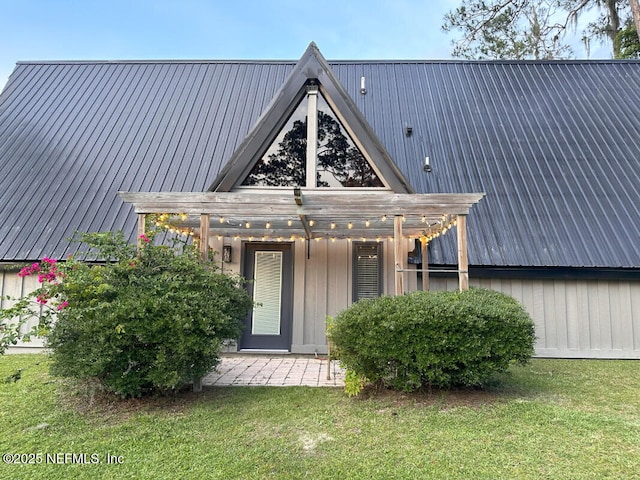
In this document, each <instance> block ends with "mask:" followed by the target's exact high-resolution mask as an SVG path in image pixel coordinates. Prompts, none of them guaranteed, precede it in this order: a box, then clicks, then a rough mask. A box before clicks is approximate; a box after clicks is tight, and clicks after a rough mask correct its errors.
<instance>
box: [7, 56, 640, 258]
mask: <svg viewBox="0 0 640 480" xmlns="http://www.w3.org/2000/svg"><path fill="white" fill-rule="evenodd" d="M295 63H296V62H281V61H277V62H270V61H264V62H260V61H257V62H248V61H215V62H208V61H193V62H190V61H176V62H171V61H163V62H156V61H144V62H131V61H125V62H27V63H19V64H18V65H17V67H16V69H15V71H14V73H13V74H12V75H11V77H10V79H9V82H8V83H7V86H6V87H5V89H4V91H3V92H2V94H0V259H4V260H35V259H38V258H42V257H43V256H45V255H49V256H55V257H58V258H61V257H64V256H66V255H67V254H69V253H72V252H73V251H74V250H75V248H76V246H75V245H71V246H70V245H69V243H68V242H67V241H66V239H67V238H68V237H70V236H71V235H72V233H73V232H74V231H75V230H80V231H101V230H117V229H123V230H125V231H126V232H128V233H129V232H130V233H131V235H134V232H135V230H136V228H135V223H136V218H135V215H134V214H133V211H132V209H131V207H130V206H128V205H124V204H123V203H122V201H121V200H120V198H119V197H118V196H117V195H116V192H117V191H142V192H149V191H205V190H206V189H207V187H208V186H209V185H210V184H211V182H212V181H213V180H214V179H215V178H216V177H217V176H218V174H219V172H220V170H221V169H222V167H223V166H224V165H225V163H226V162H227V161H228V160H229V158H231V156H232V154H233V152H234V151H235V149H236V148H237V147H238V145H239V144H240V143H241V142H242V141H243V139H244V138H245V136H246V135H247V134H248V132H249V131H250V129H251V127H252V126H253V124H254V123H255V122H256V121H257V119H258V118H259V116H260V114H261V113H262V112H263V111H264V110H265V108H266V107H267V105H268V104H269V103H270V102H271V100H272V98H273V96H274V94H275V93H276V92H277V91H278V90H279V89H280V88H281V86H282V85H283V83H284V82H285V80H286V78H287V76H288V75H289V73H290V72H291V70H292V69H293V67H294V66H295ZM329 65H330V66H331V69H332V71H333V72H334V74H335V75H336V77H337V78H338V80H339V81H340V82H341V83H342V85H343V86H344V88H345V90H346V91H347V92H348V94H349V95H350V96H351V98H352V99H353V101H354V102H355V104H356V106H357V107H358V108H359V109H360V111H361V112H362V113H363V115H364V117H365V118H366V120H367V121H368V122H369V124H370V125H371V127H372V129H373V131H374V132H375V134H376V135H377V136H378V138H379V139H380V140H381V142H382V144H383V145H384V146H385V147H386V150H387V151H388V152H389V154H390V156H391V158H393V159H394V160H395V162H396V164H397V165H398V167H399V168H400V170H401V171H402V173H403V174H404V175H405V177H406V178H407V179H408V180H409V181H410V182H411V184H412V186H413V188H414V189H415V191H416V192H420V193H467V192H486V197H485V199H484V200H483V201H482V202H480V204H479V205H477V206H476V207H475V208H474V209H473V210H472V212H471V215H470V218H469V222H468V228H469V261H470V263H471V264H472V265H478V266H492V265H493V266H536V267H540V266H561V267H609V268H619V267H623V268H624V267H627V268H629V267H631V268H640V168H639V167H640V153H639V152H640V62H637V61H624V62H619V61H579V62H531V61H529V62H459V61H437V62H428V61H425V62H420V61H397V62H394V61H383V62H366V61H361V62H360V61H344V62H329ZM362 76H364V77H365V78H366V88H367V93H366V94H365V95H362V94H360V91H359V90H360V77H362ZM405 126H411V127H412V130H413V132H412V135H411V136H405V132H404V128H405ZM425 156H429V157H430V161H431V164H432V166H433V171H432V172H431V173H429V174H427V173H424V171H423V168H422V165H423V162H424V157H425ZM447 237H452V236H445V237H444V239H442V240H443V241H439V240H438V241H436V242H434V244H433V246H432V248H431V255H432V261H433V262H434V263H437V264H454V263H456V257H455V249H454V246H455V245H454V244H453V242H452V241H451V240H449V239H448V238H447Z"/></svg>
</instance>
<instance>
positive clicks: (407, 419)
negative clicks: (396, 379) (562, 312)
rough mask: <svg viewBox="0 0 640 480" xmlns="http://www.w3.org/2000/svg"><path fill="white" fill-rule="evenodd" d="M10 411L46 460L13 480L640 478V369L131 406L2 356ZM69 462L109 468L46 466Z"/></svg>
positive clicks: (19, 445) (3, 420)
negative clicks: (66, 457) (470, 385)
mask: <svg viewBox="0 0 640 480" xmlns="http://www.w3.org/2000/svg"><path fill="white" fill-rule="evenodd" d="M18 368H23V370H22V372H21V378H20V380H18V381H17V382H11V383H2V382H3V381H4V379H5V378H7V377H8V376H9V375H11V374H12V373H14V372H15V371H16V370H17V369H18ZM0 405H1V407H2V408H1V409H0V432H2V435H1V437H0V453H3V454H4V453H24V454H37V453H41V454H42V455H43V461H42V463H40V464H37V465H6V464H0V478H12V479H22V478H24V479H39V478H46V479H58V478H59V479H75V478H90V479H92V480H95V479H100V478H109V479H118V478H189V477H190V478H214V479H215V478H220V479H223V478H224V479H230V478H231V479H233V478H242V479H254V478H255V479H258V478H260V479H262V478H283V479H289V478H290V479H299V478H321V479H327V478H328V479H331V478H336V479H360V478H362V479H369V480H371V479H378V478H384V479H387V478H397V479H404V478H406V479H415V478H424V479H429V478H434V479H436V478H437V479H440V478H450V479H456V478H460V479H468V478H473V479H483V478H486V479H546V478H548V479H565V478H566V479H606V478H611V479H632V478H640V362H638V361H586V360H534V361H533V362H532V363H531V364H530V365H529V366H527V367H518V368H513V369H512V370H511V371H510V373H509V375H506V376H504V377H501V378H499V379H497V380H496V382H495V383H494V384H493V385H491V386H490V387H489V388H487V389H485V390H482V391H478V390H465V391H454V392H438V391H433V392H423V393H420V394H411V395H407V394H398V393H393V392H371V391H366V392H365V393H364V394H363V395H362V396H361V397H359V398H356V399H349V398H347V397H346V395H345V394H344V393H343V392H342V391H341V390H339V389H328V388H305V387H295V388H293V387H291V388H269V387H259V388H249V387H237V388H230V387H229V388H210V389H205V391H204V392H203V393H202V394H192V393H185V394H182V395H180V396H178V397H176V398H156V399H149V400H144V401H142V400H129V401H126V402H119V401H116V400H114V399H112V398H110V397H108V396H105V395H97V396H95V397H93V398H92V397H90V396H88V395H86V394H79V393H78V388H77V387H75V388H74V387H70V386H68V385H64V384H62V383H61V382H60V381H59V380H57V379H54V378H52V377H50V376H49V375H48V373H47V361H46V357H44V356H41V355H16V356H5V357H0ZM58 453H62V454H64V453H75V454H79V453H86V454H87V461H89V460H90V459H91V457H90V455H91V454H96V455H97V457H96V458H98V459H99V460H101V462H102V463H100V464H69V462H67V464H53V463H51V462H50V461H47V459H46V457H44V455H45V454H50V455H51V454H58ZM107 454H110V455H112V456H120V457H122V462H123V463H120V464H114V463H112V464H107V463H106V458H107V457H106V455H107ZM61 458H63V457H61Z"/></svg>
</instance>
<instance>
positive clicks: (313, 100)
mask: <svg viewBox="0 0 640 480" xmlns="http://www.w3.org/2000/svg"><path fill="white" fill-rule="evenodd" d="M314 139H315V141H314ZM314 143H315V148H309V147H308V146H309V145H312V146H313V144H314ZM308 173H310V175H308ZM314 178H315V181H313V180H314ZM310 180H311V181H310ZM312 182H313V183H314V187H316V188H322V187H325V188H326V187H329V188H340V187H378V188H379V187H383V188H384V186H385V185H384V183H383V182H382V180H381V179H380V177H379V176H378V175H377V174H376V172H375V171H374V170H373V168H372V167H371V165H370V164H369V162H368V161H367V159H366V158H365V156H364V155H363V154H362V152H361V151H360V150H359V149H358V147H357V146H356V145H355V143H354V142H353V140H352V139H351V138H350V137H349V134H348V133H347V132H346V130H345V128H344V126H343V125H342V124H341V122H340V121H339V120H338V118H337V117H336V115H335V114H334V112H333V111H332V110H331V107H329V104H328V103H327V101H326V100H325V99H324V97H323V96H322V94H321V93H320V92H319V91H318V87H317V85H314V84H311V85H309V86H308V87H307V95H306V97H305V98H303V100H302V101H301V102H300V104H299V105H298V107H297V108H296V110H295V111H294V113H293V114H292V116H291V117H290V118H289V120H288V121H287V123H286V124H285V126H284V128H283V129H282V130H281V131H280V133H279V134H278V136H277V137H276V139H275V140H274V141H273V143H272V144H271V145H270V146H269V148H268V149H267V151H266V152H265V153H264V155H263V156H262V157H261V158H260V160H258V162H257V163H256V165H255V166H254V167H253V169H252V170H251V172H250V173H249V175H247V177H246V178H245V180H244V181H243V182H242V185H244V186H260V187H285V186H286V187H298V186H299V187H307V186H308V185H307V183H312Z"/></svg>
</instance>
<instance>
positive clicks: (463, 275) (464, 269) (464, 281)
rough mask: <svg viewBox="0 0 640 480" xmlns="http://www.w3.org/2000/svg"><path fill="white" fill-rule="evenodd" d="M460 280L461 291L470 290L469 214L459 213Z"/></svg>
mask: <svg viewBox="0 0 640 480" xmlns="http://www.w3.org/2000/svg"><path fill="white" fill-rule="evenodd" d="M457 227H458V228H457V229H456V230H457V231H458V270H459V273H458V282H459V284H460V291H461V292H463V291H465V290H469V262H468V259H467V216H466V215H458V220H457Z"/></svg>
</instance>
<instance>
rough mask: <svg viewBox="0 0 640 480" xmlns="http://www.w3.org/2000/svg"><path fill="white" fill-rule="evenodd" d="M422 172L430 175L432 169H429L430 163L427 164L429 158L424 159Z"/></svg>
mask: <svg viewBox="0 0 640 480" xmlns="http://www.w3.org/2000/svg"><path fill="white" fill-rule="evenodd" d="M423 168H424V171H425V172H427V173H430V172H431V170H432V168H431V163H429V157H424V167H423Z"/></svg>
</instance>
